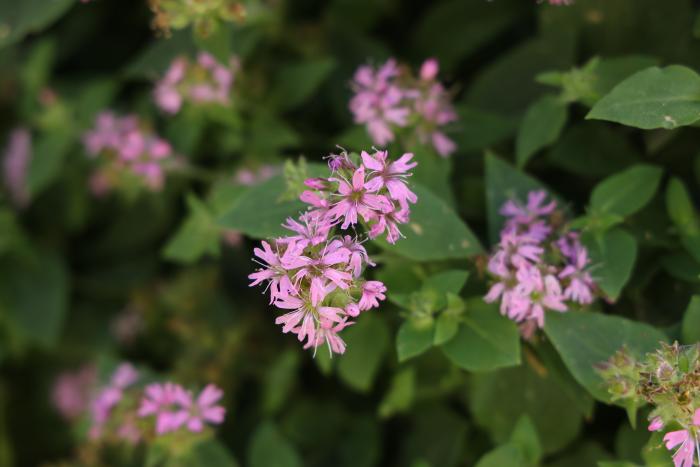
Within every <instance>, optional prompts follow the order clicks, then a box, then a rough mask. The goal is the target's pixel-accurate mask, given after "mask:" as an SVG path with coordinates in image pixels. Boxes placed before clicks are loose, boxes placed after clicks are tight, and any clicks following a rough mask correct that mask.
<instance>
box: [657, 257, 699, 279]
mask: <svg viewBox="0 0 700 467" xmlns="http://www.w3.org/2000/svg"><path fill="white" fill-rule="evenodd" d="M661 265H662V266H663V267H664V269H665V270H666V272H668V273H669V274H670V275H671V276H673V277H675V278H678V279H681V280H684V281H687V282H699V281H700V263H698V262H696V261H695V260H693V258H691V257H690V256H688V255H687V254H685V253H677V254H672V255H667V256H664V257H662V258H661Z"/></svg>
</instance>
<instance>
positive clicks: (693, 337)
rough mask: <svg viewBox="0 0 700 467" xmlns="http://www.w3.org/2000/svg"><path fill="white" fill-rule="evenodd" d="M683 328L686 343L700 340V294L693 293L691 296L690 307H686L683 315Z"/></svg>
mask: <svg viewBox="0 0 700 467" xmlns="http://www.w3.org/2000/svg"><path fill="white" fill-rule="evenodd" d="M681 330H682V335H683V342H684V343H686V344H695V343H696V342H700V295H693V296H692V297H691V298H690V303H689V304H688V308H686V310H685V314H684V315H683V326H682V328H681Z"/></svg>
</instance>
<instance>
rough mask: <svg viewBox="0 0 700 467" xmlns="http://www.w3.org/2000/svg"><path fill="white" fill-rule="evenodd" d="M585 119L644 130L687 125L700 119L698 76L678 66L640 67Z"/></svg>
mask: <svg viewBox="0 0 700 467" xmlns="http://www.w3.org/2000/svg"><path fill="white" fill-rule="evenodd" d="M586 118H594V119H598V120H608V121H611V122H617V123H622V124H623V125H627V126H633V127H637V128H642V129H644V130H651V129H653V128H665V129H672V128H677V127H679V126H684V125H690V124H692V123H694V122H696V121H697V120H699V119H700V76H698V74H697V73H695V72H694V71H693V70H691V69H690V68H687V67H684V66H680V65H671V66H668V67H666V68H659V67H651V68H648V69H646V70H642V71H640V72H638V73H635V74H634V75H632V76H630V77H629V78H627V79H626V80H624V81H623V82H621V83H620V84H618V85H617V86H615V88H613V90H612V91H610V93H609V94H607V95H606V96H604V97H603V98H602V99H601V100H600V101H598V103H597V104H596V105H595V106H593V108H592V109H591V111H590V112H589V113H588V115H587V116H586Z"/></svg>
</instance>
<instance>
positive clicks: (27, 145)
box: [2, 128, 32, 207]
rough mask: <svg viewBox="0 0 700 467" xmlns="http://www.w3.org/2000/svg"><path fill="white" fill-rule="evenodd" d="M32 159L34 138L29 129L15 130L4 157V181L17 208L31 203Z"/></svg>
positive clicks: (11, 134)
mask: <svg viewBox="0 0 700 467" xmlns="http://www.w3.org/2000/svg"><path fill="white" fill-rule="evenodd" d="M31 157H32V136H31V134H30V133H29V130H28V129H27V128H15V129H14V130H12V132H11V133H10V137H9V141H8V143H7V147H6V149H5V155H4V156H3V161H2V162H3V164H2V166H3V167H2V168H3V179H4V182H5V187H6V188H7V191H8V192H9V194H10V198H11V199H12V201H13V202H14V204H15V205H16V206H19V207H24V206H26V205H27V204H28V203H29V191H28V188H27V173H28V171H29V163H30V161H31Z"/></svg>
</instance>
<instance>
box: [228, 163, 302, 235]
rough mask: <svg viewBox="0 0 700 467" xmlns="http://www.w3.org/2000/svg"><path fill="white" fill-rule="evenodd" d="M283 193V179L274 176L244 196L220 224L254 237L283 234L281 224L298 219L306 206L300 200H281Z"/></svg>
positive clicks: (252, 188) (238, 199) (249, 190)
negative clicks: (292, 218)
mask: <svg viewBox="0 0 700 467" xmlns="http://www.w3.org/2000/svg"><path fill="white" fill-rule="evenodd" d="M284 192H285V183H284V180H283V178H282V176H281V175H277V176H275V177H272V178H271V179H269V180H266V181H264V182H262V183H260V184H259V185H255V186H253V187H251V188H250V189H248V191H246V192H245V193H243V194H241V195H240V196H239V197H238V198H237V199H236V200H235V201H234V203H233V206H231V208H230V209H229V210H228V211H227V212H226V213H225V214H222V215H221V216H220V217H219V219H218V223H219V225H220V226H221V227H224V228H227V229H235V230H238V231H240V232H243V233H244V234H246V235H248V236H251V237H253V238H267V237H275V236H278V235H284V234H285V233H286V232H287V230H285V229H283V228H282V223H283V222H284V221H285V219H286V218H287V217H290V216H291V217H296V216H297V215H298V214H299V213H300V212H301V211H303V210H304V206H305V205H304V204H303V203H302V202H301V201H279V199H280V197H281V196H282V194H283V193H284Z"/></svg>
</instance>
